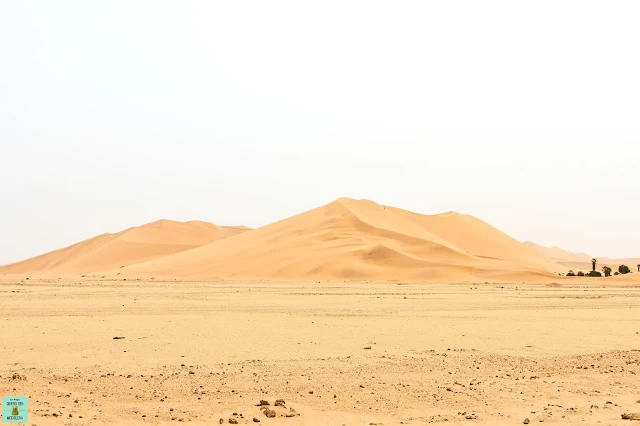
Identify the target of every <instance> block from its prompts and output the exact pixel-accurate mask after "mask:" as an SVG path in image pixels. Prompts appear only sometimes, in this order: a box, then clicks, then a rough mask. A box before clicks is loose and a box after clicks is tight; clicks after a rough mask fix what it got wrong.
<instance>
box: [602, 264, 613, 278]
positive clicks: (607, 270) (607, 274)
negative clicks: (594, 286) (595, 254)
mask: <svg viewBox="0 0 640 426" xmlns="http://www.w3.org/2000/svg"><path fill="white" fill-rule="evenodd" d="M602 272H604V276H605V277H610V276H611V268H609V267H608V266H603V267H602Z"/></svg>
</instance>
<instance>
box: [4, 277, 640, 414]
mask: <svg viewBox="0 0 640 426" xmlns="http://www.w3.org/2000/svg"><path fill="white" fill-rule="evenodd" d="M0 325H1V327H2V344H1V345H0V361H1V362H0V394H1V395H5V396H6V395H26V396H29V397H30V400H29V404H30V410H29V422H28V424H36V425H49V424H79V425H80V424H94V425H97V424H129V425H133V424H140V425H142V424H176V423H179V422H189V423H190V424H194V425H196V424H208V425H211V424H218V422H219V419H220V418H223V419H224V422H225V424H229V422H228V419H229V418H234V419H237V420H238V423H239V424H247V423H253V418H254V417H255V418H257V419H259V420H260V422H261V424H280V425H285V424H286V425H301V424H305V425H343V424H344V425H370V424H379V425H396V424H426V423H435V422H444V421H446V422H447V423H446V424H465V425H468V424H505V425H506V424H509V425H513V424H523V421H524V419H525V418H528V419H529V420H530V421H531V423H532V424H537V423H539V422H541V421H544V422H545V423H565V424H630V423H631V424H632V423H635V422H630V421H629V420H622V419H621V414H623V413H640V402H639V400H640V335H639V334H638V332H640V286H639V285H637V284H628V285H627V286H625V287H621V286H620V284H619V283H618V284H616V286H615V287H613V286H609V287H603V286H600V285H598V284H588V285H587V284H571V285H566V284H562V285H560V286H558V285H524V284H520V285H516V284H512V285H505V284H477V285H475V284H474V285H470V284H465V285H463V284H401V283H394V284H379V283H325V282H323V283H295V282H269V283H266V282H209V283H205V282H157V281H156V282H142V281H134V282H132V281H82V282H80V281H78V280H75V281H73V280H69V279H67V280H57V279H55V280H54V279H51V280H35V279H33V278H32V279H31V280H29V281H26V280H25V281H23V282H20V280H15V279H13V280H12V279H4V280H0ZM115 336H121V337H124V339H118V340H114V339H113V337H115ZM261 399H264V400H268V401H269V402H270V404H271V408H274V407H273V404H274V402H275V400H276V399H283V400H284V401H285V404H284V405H285V406H286V408H284V407H279V406H278V407H275V411H276V414H277V416H276V417H275V418H267V417H266V416H265V414H264V413H263V412H262V411H261V410H260V409H259V408H258V407H257V406H256V404H257V403H258V402H259V401H260V400H261ZM291 409H293V410H294V411H295V413H297V414H299V415H294V416H293V417H284V416H283V415H284V414H286V413H288V414H290V415H293V414H294V411H291ZM233 413H237V415H236V416H234V415H233ZM241 414H242V415H241ZM467 417H469V418H467Z"/></svg>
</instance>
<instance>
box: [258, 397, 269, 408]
mask: <svg viewBox="0 0 640 426" xmlns="http://www.w3.org/2000/svg"><path fill="white" fill-rule="evenodd" d="M264 405H271V404H269V401H265V400H264V399H261V400H260V402H259V403H258V407H261V406H264Z"/></svg>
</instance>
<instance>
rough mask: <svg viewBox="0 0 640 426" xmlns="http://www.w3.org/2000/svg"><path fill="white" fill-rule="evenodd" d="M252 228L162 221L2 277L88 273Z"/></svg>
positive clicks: (27, 263) (19, 266)
mask: <svg viewBox="0 0 640 426" xmlns="http://www.w3.org/2000/svg"><path fill="white" fill-rule="evenodd" d="M247 229H249V228H246V227H243V226H216V225H214V224H212V223H208V222H200V221H190V222H176V221H171V220H160V221H157V222H152V223H149V224H146V225H142V226H138V227H134V228H129V229H127V230H124V231H122V232H118V233H116V234H102V235H99V236H97V237H94V238H91V239H88V240H85V241H82V242H80V243H77V244H74V245H72V246H69V247H66V248H63V249H60V250H56V251H53V252H50V253H46V254H43V255H41V256H38V257H34V258H32V259H27V260H24V261H22V262H17V263H13V264H10V265H6V266H3V267H0V273H4V274H23V273H49V272H55V273H69V274H77V273H87V272H93V271H99V270H105V269H112V268H120V267H122V266H126V265H130V264H133V263H138V262H143V261H145V260H149V259H153V258H157V257H160V256H166V255H169V254H173V253H177V252H181V251H184V250H189V249H192V248H194V247H199V246H202V245H204V244H208V243H211V242H213V241H218V240H221V239H224V238H227V237H230V236H233V235H236V234H239V233H241V232H244V231H246V230H247Z"/></svg>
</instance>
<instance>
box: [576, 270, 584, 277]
mask: <svg viewBox="0 0 640 426" xmlns="http://www.w3.org/2000/svg"><path fill="white" fill-rule="evenodd" d="M576 275H578V276H579V277H584V272H582V271H578V273H577V274H576Z"/></svg>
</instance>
